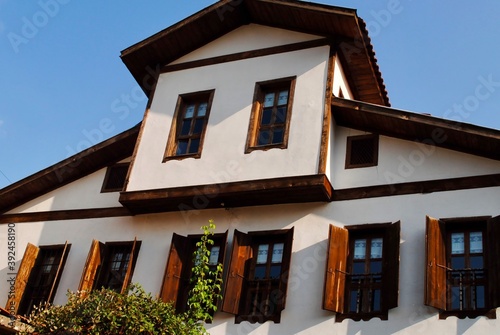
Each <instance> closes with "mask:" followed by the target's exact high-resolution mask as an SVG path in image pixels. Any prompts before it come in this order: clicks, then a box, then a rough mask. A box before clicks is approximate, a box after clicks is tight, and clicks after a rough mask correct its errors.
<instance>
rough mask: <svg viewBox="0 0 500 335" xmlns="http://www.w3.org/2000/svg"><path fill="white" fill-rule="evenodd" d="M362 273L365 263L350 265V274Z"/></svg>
mask: <svg viewBox="0 0 500 335" xmlns="http://www.w3.org/2000/svg"><path fill="white" fill-rule="evenodd" d="M362 273H365V262H354V263H352V274H362Z"/></svg>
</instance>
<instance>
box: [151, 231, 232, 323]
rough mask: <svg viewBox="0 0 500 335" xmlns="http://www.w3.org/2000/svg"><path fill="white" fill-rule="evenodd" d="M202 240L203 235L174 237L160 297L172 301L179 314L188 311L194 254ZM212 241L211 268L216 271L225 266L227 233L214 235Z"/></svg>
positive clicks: (174, 235) (175, 235) (176, 235)
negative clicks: (219, 265) (218, 266)
mask: <svg viewBox="0 0 500 335" xmlns="http://www.w3.org/2000/svg"><path fill="white" fill-rule="evenodd" d="M200 239H201V235H188V236H187V237H186V236H181V235H178V234H175V233H174V234H173V236H172V243H171V244H170V252H169V255H168V261H167V267H166V269H165V275H164V278H163V284H162V287H161V291H160V297H161V298H162V300H163V301H165V302H168V301H171V302H172V303H173V304H174V306H175V308H176V310H177V312H179V313H182V312H185V311H186V310H187V303H188V297H189V291H190V289H191V288H192V287H191V270H192V267H193V265H194V264H193V253H194V251H195V250H196V243H197V242H198V241H200ZM211 239H212V241H214V244H213V245H212V246H211V249H210V267H212V268H211V270H212V271H215V267H217V264H219V263H220V264H224V254H225V248H226V240H227V232H225V233H221V234H214V235H213V236H212V237H211Z"/></svg>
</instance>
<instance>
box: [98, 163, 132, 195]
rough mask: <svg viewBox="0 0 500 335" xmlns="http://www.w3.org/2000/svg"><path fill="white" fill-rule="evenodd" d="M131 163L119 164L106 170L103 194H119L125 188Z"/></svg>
mask: <svg viewBox="0 0 500 335" xmlns="http://www.w3.org/2000/svg"><path fill="white" fill-rule="evenodd" d="M129 166H130V163H118V164H115V165H111V166H110V167H108V168H107V169H106V176H105V177H104V182H103V184H102V188H101V192H119V191H122V190H123V187H124V186H125V179H126V178H127V173H128V168H129Z"/></svg>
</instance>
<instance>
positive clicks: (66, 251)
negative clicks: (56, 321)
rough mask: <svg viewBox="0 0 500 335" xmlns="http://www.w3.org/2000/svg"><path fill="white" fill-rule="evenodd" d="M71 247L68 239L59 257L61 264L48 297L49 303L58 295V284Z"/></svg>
mask: <svg viewBox="0 0 500 335" xmlns="http://www.w3.org/2000/svg"><path fill="white" fill-rule="evenodd" d="M70 249H71V244H68V241H66V243H64V248H63V251H62V254H61V258H60V259H59V264H58V265H57V271H56V275H55V277H54V281H53V282H52V286H51V288H50V293H49V296H48V297H47V304H49V303H52V301H54V296H55V295H56V292H57V286H58V285H59V280H60V279H61V274H62V271H63V269H64V265H65V264H66V258H67V257H68V254H69V250H70Z"/></svg>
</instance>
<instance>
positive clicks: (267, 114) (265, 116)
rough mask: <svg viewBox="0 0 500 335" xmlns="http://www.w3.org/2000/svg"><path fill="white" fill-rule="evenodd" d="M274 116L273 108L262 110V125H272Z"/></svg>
mask: <svg viewBox="0 0 500 335" xmlns="http://www.w3.org/2000/svg"><path fill="white" fill-rule="evenodd" d="M272 114H273V109H272V108H264V109H263V110H262V119H261V120H260V124H262V125H267V124H270V123H271V115H272Z"/></svg>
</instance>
